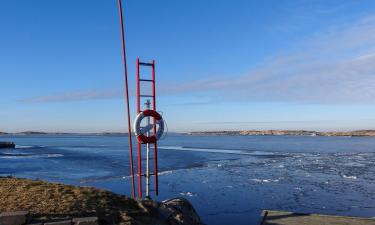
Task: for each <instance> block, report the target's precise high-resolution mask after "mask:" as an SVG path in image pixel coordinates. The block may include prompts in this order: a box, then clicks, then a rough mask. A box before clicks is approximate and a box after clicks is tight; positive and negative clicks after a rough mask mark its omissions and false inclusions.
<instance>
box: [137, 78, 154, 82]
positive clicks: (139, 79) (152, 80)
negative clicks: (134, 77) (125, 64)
mask: <svg viewBox="0 0 375 225" xmlns="http://www.w3.org/2000/svg"><path fill="white" fill-rule="evenodd" d="M139 81H148V82H154V81H153V80H150V79H139Z"/></svg>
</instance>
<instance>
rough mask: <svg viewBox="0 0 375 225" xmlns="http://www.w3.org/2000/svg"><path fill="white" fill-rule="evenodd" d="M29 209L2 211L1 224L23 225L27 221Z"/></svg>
mask: <svg viewBox="0 0 375 225" xmlns="http://www.w3.org/2000/svg"><path fill="white" fill-rule="evenodd" d="M28 217H29V211H16V212H4V213H0V224H1V225H23V224H25V223H26V222H27V220H28Z"/></svg>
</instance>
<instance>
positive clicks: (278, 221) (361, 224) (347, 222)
mask: <svg viewBox="0 0 375 225" xmlns="http://www.w3.org/2000/svg"><path fill="white" fill-rule="evenodd" d="M260 225H375V219H373V218H360V217H348V216H330V215H320V214H302V213H293V212H284V211H274V210H264V211H263V212H262V221H261V222H260Z"/></svg>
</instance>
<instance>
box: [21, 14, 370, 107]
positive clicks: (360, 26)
mask: <svg viewBox="0 0 375 225" xmlns="http://www.w3.org/2000/svg"><path fill="white" fill-rule="evenodd" d="M293 49H294V50H293V51H290V52H287V53H284V54H280V55H277V56H274V57H272V58H271V59H269V60H268V61H266V62H265V63H264V64H263V65H261V66H259V67H258V68H256V69H255V70H252V71H250V72H249V73H248V74H245V75H242V76H233V75H232V76H231V77H221V78H218V77H215V79H214V78H211V79H202V80H195V81H190V82H179V83H173V82H170V83H164V84H161V85H160V86H158V94H160V95H164V96H169V95H170V96H177V95H200V96H202V94H204V96H205V97H206V99H207V98H208V99H213V98H215V99H218V100H219V101H233V100H236V101H275V102H277V101H279V102H293V103H374V102H375V17H366V18H362V19H361V20H359V21H356V22H353V23H352V24H349V25H345V26H337V27H333V28H331V29H330V30H327V31H325V32H323V33H320V34H316V35H314V36H313V37H311V38H309V39H306V40H303V41H301V42H300V43H298V44H296V45H295V47H294V48H293ZM121 96H122V91H121V90H93V91H82V92H70V93H64V94H60V95H52V96H41V97H34V98H30V99H24V100H22V102H26V103H44V102H68V101H82V100H102V99H114V98H120V97H121ZM202 103H203V104H204V103H205V102H202ZM210 103H211V101H209V102H207V104H210ZM176 104H178V103H176ZM200 104H201V102H197V103H193V104H191V105H200Z"/></svg>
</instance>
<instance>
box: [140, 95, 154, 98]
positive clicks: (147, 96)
mask: <svg viewBox="0 0 375 225" xmlns="http://www.w3.org/2000/svg"><path fill="white" fill-rule="evenodd" d="M139 97H143V98H153V97H154V96H153V95H139Z"/></svg>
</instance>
